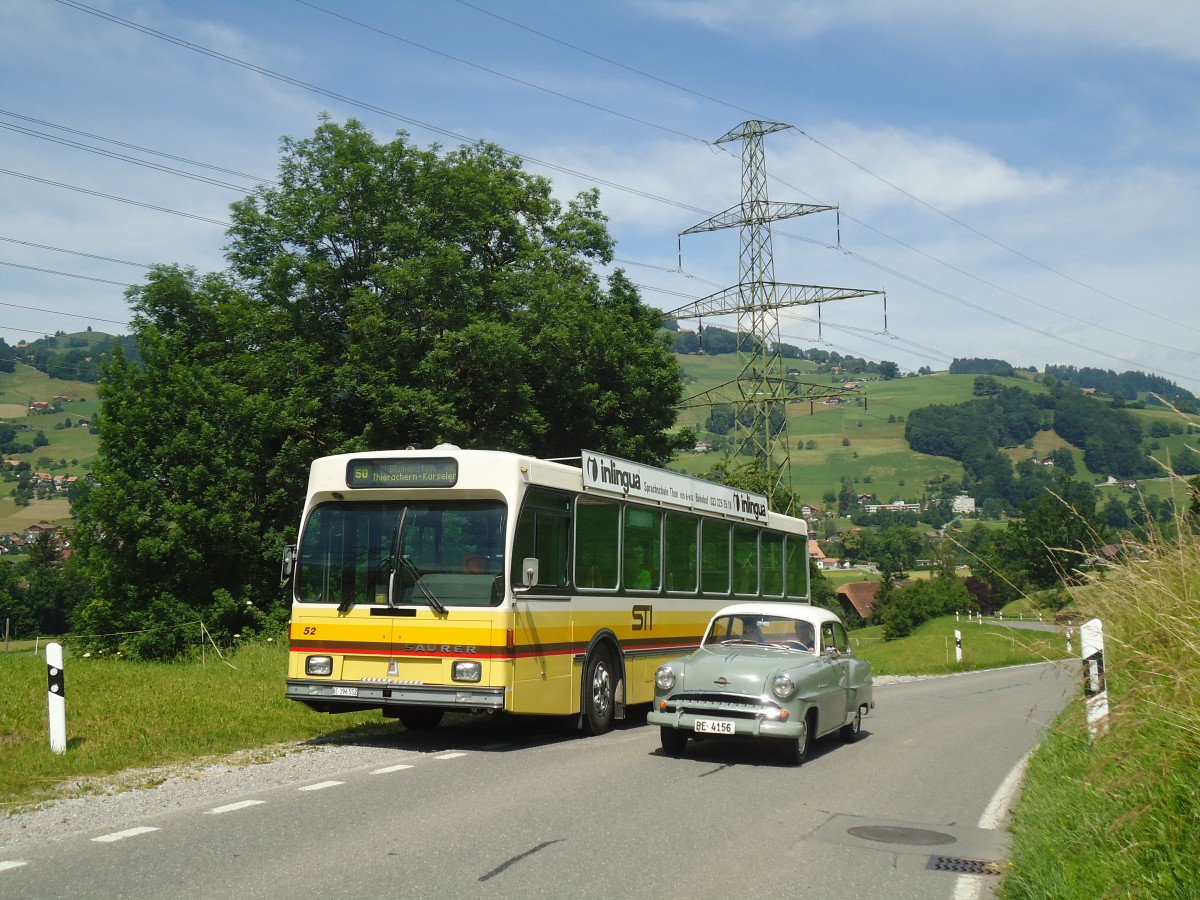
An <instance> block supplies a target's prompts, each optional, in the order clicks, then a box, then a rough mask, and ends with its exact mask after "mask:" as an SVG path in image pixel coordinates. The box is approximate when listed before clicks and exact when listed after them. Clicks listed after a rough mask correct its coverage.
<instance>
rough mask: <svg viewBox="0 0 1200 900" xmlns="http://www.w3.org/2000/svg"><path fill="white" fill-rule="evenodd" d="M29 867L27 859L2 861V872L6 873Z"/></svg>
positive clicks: (0, 867) (0, 870)
mask: <svg viewBox="0 0 1200 900" xmlns="http://www.w3.org/2000/svg"><path fill="white" fill-rule="evenodd" d="M27 865H29V860H27V859H6V860H2V861H0V872H6V871H8V870H9V869H19V868H21V866H27Z"/></svg>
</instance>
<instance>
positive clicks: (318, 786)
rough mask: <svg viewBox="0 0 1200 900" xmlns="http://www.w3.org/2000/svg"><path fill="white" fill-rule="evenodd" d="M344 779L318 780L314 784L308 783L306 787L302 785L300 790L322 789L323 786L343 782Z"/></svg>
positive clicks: (327, 786) (326, 786)
mask: <svg viewBox="0 0 1200 900" xmlns="http://www.w3.org/2000/svg"><path fill="white" fill-rule="evenodd" d="M345 783H346V782H344V781H320V782H318V783H316V784H310V785H308V786H307V787H302V788H300V789H299V790H302V791H323V790H324V789H325V788H331V787H337V786H338V785H339V784H345Z"/></svg>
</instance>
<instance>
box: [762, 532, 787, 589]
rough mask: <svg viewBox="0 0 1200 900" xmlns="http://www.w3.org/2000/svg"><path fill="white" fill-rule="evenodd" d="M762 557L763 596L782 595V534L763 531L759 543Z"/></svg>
mask: <svg viewBox="0 0 1200 900" xmlns="http://www.w3.org/2000/svg"><path fill="white" fill-rule="evenodd" d="M760 548H761V558H762V592H763V596H764V597H782V596H783V535H782V534H780V533H779V532H778V531H764V532H763V533H762V540H761V544H760Z"/></svg>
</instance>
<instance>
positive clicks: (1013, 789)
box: [951, 750, 1033, 900]
mask: <svg viewBox="0 0 1200 900" xmlns="http://www.w3.org/2000/svg"><path fill="white" fill-rule="evenodd" d="M1032 756H1033V751H1032V750H1030V751H1029V752H1028V753H1026V754H1025V755H1024V756H1022V757H1021V758H1020V759H1019V760H1017V764H1016V765H1015V766H1013V767H1012V770H1011V771H1010V772H1009V773H1008V775H1007V776H1005V779H1004V780H1003V781H1002V782H1000V787H998V788H996V793H994V794H993V795H992V799H991V801H990V802H989V803H988V805H987V808H986V809H984V811H983V815H982V816H980V817H979V824H978V825H977V826H976V827H978V828H986V829H988V830H990V831H997V830H999V829H1000V828H1001V826H1002V825H1003V824H1004V819H1005V817H1006V816H1007V815H1008V812H1009V810H1010V809H1012V807H1013V804H1014V803H1016V801H1017V797H1018V796H1019V795H1020V793H1021V782H1022V781H1023V780H1024V778H1025V770H1026V768H1028V767H1029V760H1030V758H1031V757H1032ZM986 885H987V881H986V880H985V879H983V878H982V877H980V876H979V875H959V876H958V880H957V882H956V883H955V885H954V893H953V894H952V895H951V896H952V898H953V900H980V898H981V897H983V894H984V889H985V887H986Z"/></svg>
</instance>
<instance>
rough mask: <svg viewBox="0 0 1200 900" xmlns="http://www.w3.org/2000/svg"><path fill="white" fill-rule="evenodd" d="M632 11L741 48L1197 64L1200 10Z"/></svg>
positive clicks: (718, 1) (766, 5)
mask: <svg viewBox="0 0 1200 900" xmlns="http://www.w3.org/2000/svg"><path fill="white" fill-rule="evenodd" d="M639 9H641V10H642V11H643V12H644V13H645V12H652V13H653V14H655V15H658V16H660V17H662V18H664V19H676V20H682V21H690V22H694V23H696V24H699V25H701V26H703V27H705V28H708V29H712V30H714V31H721V32H725V33H727V34H732V35H737V36H739V37H741V38H742V39H744V40H753V39H758V40H771V41H787V40H795V39H811V38H817V37H820V36H822V35H825V34H826V33H828V32H830V31H834V30H838V29H855V28H867V29H880V30H883V29H886V30H888V31H889V32H892V33H894V34H897V35H899V34H908V35H910V36H911V37H912V38H915V39H916V40H917V41H920V40H921V39H922V37H923V36H924V37H930V36H936V39H937V40H944V39H945V38H947V37H950V36H953V35H960V36H961V35H971V34H979V33H980V32H984V33H986V34H988V35H991V36H995V37H998V38H1001V39H1004V40H1015V41H1019V42H1021V43H1022V44H1023V45H1028V44H1030V43H1031V42H1033V43H1039V44H1041V45H1042V46H1043V47H1044V48H1046V49H1050V48H1059V49H1065V48H1070V47H1087V46H1102V47H1110V48H1117V49H1126V50H1138V51H1149V52H1155V53H1165V54H1168V55H1171V56H1176V57H1179V58H1180V59H1186V60H1192V61H1195V60H1200V41H1197V40H1196V35H1197V34H1200V4H1196V3H1195V2H1193V0H1159V2H1157V3H1152V4H1146V3H1131V2H1128V0H1057V2H1054V3H1046V2H1044V0H1008V2H1004V3H996V2H984V0H973V2H971V0H967V2H964V0H843V2H839V3H817V2H795V0H655V2H650V3H645V4H644V5H643V4H639Z"/></svg>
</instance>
